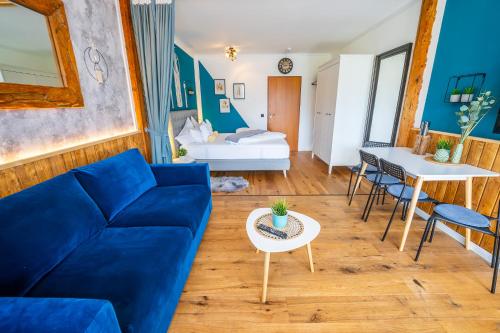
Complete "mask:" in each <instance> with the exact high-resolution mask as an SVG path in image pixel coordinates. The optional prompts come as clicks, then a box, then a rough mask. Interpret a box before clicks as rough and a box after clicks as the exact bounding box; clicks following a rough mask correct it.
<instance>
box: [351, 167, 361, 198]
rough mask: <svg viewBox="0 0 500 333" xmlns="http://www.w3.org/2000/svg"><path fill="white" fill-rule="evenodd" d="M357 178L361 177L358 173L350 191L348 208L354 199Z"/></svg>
mask: <svg viewBox="0 0 500 333" xmlns="http://www.w3.org/2000/svg"><path fill="white" fill-rule="evenodd" d="M359 177H361V175H360V171H358V173H357V175H356V181H355V182H354V188H353V189H352V191H351V197H350V198H349V206H350V205H351V203H352V198H354V190H355V189H356V184H357V183H358V181H359ZM359 185H360V187H361V183H360V184H359Z"/></svg>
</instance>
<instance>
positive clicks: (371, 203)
mask: <svg viewBox="0 0 500 333" xmlns="http://www.w3.org/2000/svg"><path fill="white" fill-rule="evenodd" d="M377 191H380V187H379V185H377ZM373 202H375V196H373V197H372V201H371V202H370V207H368V211H367V212H366V215H365V222H367V221H368V216H370V212H371V211H372V207H373Z"/></svg>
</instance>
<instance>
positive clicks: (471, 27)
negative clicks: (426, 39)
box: [422, 0, 500, 140]
mask: <svg viewBox="0 0 500 333" xmlns="http://www.w3.org/2000/svg"><path fill="white" fill-rule="evenodd" d="M499 14H500V1H499V0H475V1H470V0H448V1H447V3H446V8H445V12H444V17H443V22H442V26H441V33H440V35H439V41H438V46H437V50H436V57H435V60H434V66H433V69H432V75H431V81H430V85H429V91H428V93H427V100H426V102H425V108H424V114H423V117H422V119H423V120H428V121H430V122H431V129H433V130H437V131H444V132H451V133H460V130H459V128H458V125H457V123H456V117H455V112H456V111H458V109H459V108H460V105H461V104H459V103H454V104H450V103H445V102H444V94H445V92H446V86H447V84H448V79H449V78H450V76H453V75H462V74H470V73H476V72H484V73H486V81H485V83H484V86H483V90H485V89H486V90H491V92H492V94H493V95H494V96H495V97H497V98H499V100H498V101H497V103H496V104H495V106H494V107H493V108H492V109H490V111H489V114H488V115H487V116H486V117H485V118H484V119H483V120H482V122H481V123H480V124H479V125H478V126H477V127H476V128H475V130H474V131H473V132H472V135H473V136H477V137H482V138H489V139H497V140H498V139H500V134H494V133H493V126H494V124H495V120H496V117H497V114H498V109H499V108H500V43H499V41H498V38H499V37H498V36H500V23H499V21H498V18H499V17H500V16H499Z"/></svg>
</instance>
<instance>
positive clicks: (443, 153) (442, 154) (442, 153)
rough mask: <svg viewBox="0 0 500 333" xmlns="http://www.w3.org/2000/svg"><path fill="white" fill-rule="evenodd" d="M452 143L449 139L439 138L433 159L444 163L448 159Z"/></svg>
mask: <svg viewBox="0 0 500 333" xmlns="http://www.w3.org/2000/svg"><path fill="white" fill-rule="evenodd" d="M452 146H453V143H452V142H451V141H450V140H445V139H440V140H439V141H438V142H437V145H436V153H435V154H434V160H435V161H437V162H441V163H446V162H448V160H449V159H450V151H451V147H452Z"/></svg>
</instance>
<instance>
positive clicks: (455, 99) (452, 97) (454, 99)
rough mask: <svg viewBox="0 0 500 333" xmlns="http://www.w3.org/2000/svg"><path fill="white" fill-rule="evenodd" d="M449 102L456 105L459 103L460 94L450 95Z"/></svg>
mask: <svg viewBox="0 0 500 333" xmlns="http://www.w3.org/2000/svg"><path fill="white" fill-rule="evenodd" d="M450 102H451V103H458V102H460V94H456V95H450Z"/></svg>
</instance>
